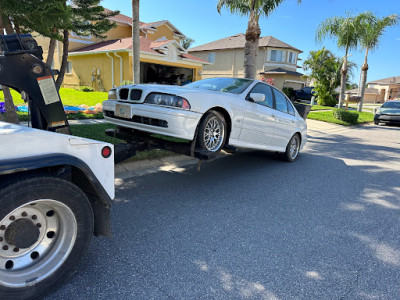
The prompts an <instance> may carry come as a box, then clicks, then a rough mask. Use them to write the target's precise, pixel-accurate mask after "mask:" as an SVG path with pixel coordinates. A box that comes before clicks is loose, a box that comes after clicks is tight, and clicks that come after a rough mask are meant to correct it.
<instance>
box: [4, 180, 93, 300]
mask: <svg viewBox="0 0 400 300" xmlns="http://www.w3.org/2000/svg"><path fill="white" fill-rule="evenodd" d="M92 235H93V211H92V208H91V205H90V203H89V200H88V199H87V197H86V195H85V194H84V193H83V192H82V191H81V190H80V189H79V188H78V187H76V186H75V185H74V184H72V183H71V182H69V181H66V180H62V179H59V178H55V177H51V176H36V177H33V178H25V179H22V180H15V181H14V182H12V183H10V184H9V185H8V186H6V187H4V188H3V189H1V190H0V299H36V298H38V297H40V296H41V295H44V294H47V293H48V292H49V291H52V290H54V289H55V288H57V287H58V286H59V285H61V284H62V283H63V282H64V281H66V280H67V279H68V277H69V276H70V275H72V274H73V272H74V271H75V270H76V268H77V267H78V265H79V263H80V262H81V260H82V258H83V257H84V254H85V253H86V250H87V248H88V246H89V243H90V239H91V236H92Z"/></svg>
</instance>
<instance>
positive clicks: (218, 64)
mask: <svg viewBox="0 0 400 300" xmlns="http://www.w3.org/2000/svg"><path fill="white" fill-rule="evenodd" d="M261 41H262V42H261V43H260V44H262V43H264V44H268V43H270V44H272V45H277V46H275V47H273V46H272V47H271V46H270V47H267V46H261V47H260V48H259V50H258V54H257V59H256V68H257V69H256V73H257V76H256V79H259V80H262V79H263V78H264V79H269V78H272V79H273V83H274V85H275V86H276V87H278V88H280V89H282V88H283V87H284V86H291V87H294V88H296V89H300V88H302V87H303V86H304V85H305V80H304V79H302V78H301V75H302V74H301V73H298V72H297V71H296V70H297V68H298V66H297V61H298V55H299V54H300V53H301V51H300V50H298V49H296V48H294V47H291V46H290V45H288V44H285V43H283V42H281V41H279V40H277V39H275V38H273V37H264V38H262V39H261ZM243 45H244V36H243V35H242V34H238V35H234V36H231V37H228V38H224V39H221V40H218V41H213V42H210V43H208V44H204V45H200V46H197V47H194V48H192V49H189V53H190V54H193V55H195V56H197V57H199V58H202V59H204V60H207V61H209V62H210V63H212V64H210V65H206V66H204V68H203V71H202V76H203V78H213V77H239V78H243V77H244V46H243ZM279 45H282V47H279ZM242 46H243V47H242ZM272 50H277V51H282V61H272V59H271V51H272ZM290 52H292V53H293V54H292V55H293V56H294V57H295V59H294V60H292V61H291V62H290V61H289V53H290ZM210 59H211V60H210Z"/></svg>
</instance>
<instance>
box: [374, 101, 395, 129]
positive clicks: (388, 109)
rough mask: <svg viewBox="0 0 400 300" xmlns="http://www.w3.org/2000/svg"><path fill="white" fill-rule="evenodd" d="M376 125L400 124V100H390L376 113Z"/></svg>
mask: <svg viewBox="0 0 400 300" xmlns="http://www.w3.org/2000/svg"><path fill="white" fill-rule="evenodd" d="M374 123H375V125H378V124H379V123H397V124H400V100H389V101H387V102H385V103H383V104H382V106H381V107H379V108H378V109H377V110H376V112H375V117H374Z"/></svg>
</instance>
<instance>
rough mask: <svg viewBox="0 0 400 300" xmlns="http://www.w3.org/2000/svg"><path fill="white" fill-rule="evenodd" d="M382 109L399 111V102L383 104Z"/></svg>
mask: <svg viewBox="0 0 400 300" xmlns="http://www.w3.org/2000/svg"><path fill="white" fill-rule="evenodd" d="M382 108H394V109H400V102H391V101H388V102H385V103H384V104H383V105H382Z"/></svg>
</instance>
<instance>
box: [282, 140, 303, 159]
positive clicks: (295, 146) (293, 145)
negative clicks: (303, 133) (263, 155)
mask: <svg viewBox="0 0 400 300" xmlns="http://www.w3.org/2000/svg"><path fill="white" fill-rule="evenodd" d="M299 152H300V136H299V135H298V134H297V133H296V134H295V135H294V136H292V138H291V139H290V141H289V143H288V144H287V146H286V151H285V152H284V153H282V158H283V160H285V161H288V162H293V161H295V160H296V159H297V157H298V156H299Z"/></svg>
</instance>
